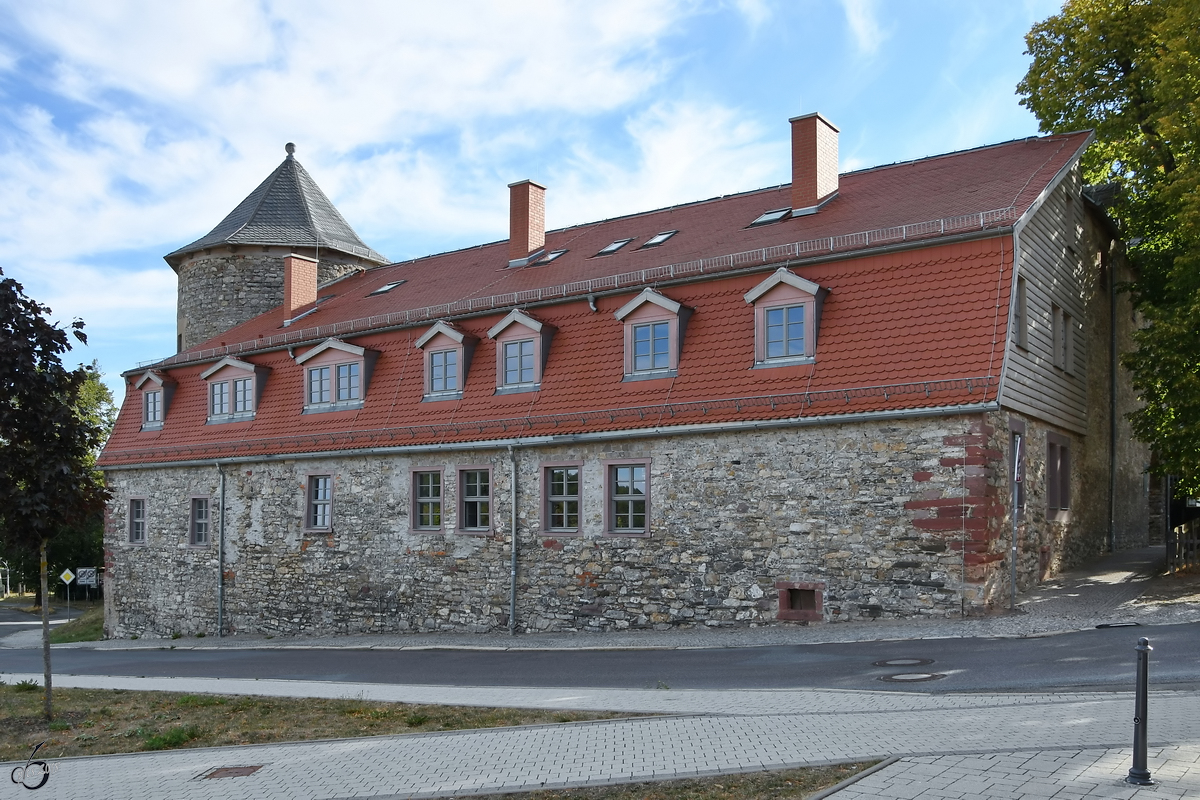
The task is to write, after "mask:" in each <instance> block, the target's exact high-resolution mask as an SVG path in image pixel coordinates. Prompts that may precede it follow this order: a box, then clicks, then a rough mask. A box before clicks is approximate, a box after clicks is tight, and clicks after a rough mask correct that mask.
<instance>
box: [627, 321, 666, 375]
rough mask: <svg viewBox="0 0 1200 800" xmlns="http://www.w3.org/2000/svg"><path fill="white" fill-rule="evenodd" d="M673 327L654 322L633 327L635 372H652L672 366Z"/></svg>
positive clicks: (664, 323)
mask: <svg viewBox="0 0 1200 800" xmlns="http://www.w3.org/2000/svg"><path fill="white" fill-rule="evenodd" d="M670 332H671V325H670V323H668V322H652V323H650V324H649V325H635V326H633V371H634V372H650V371H652V370H656V369H669V368H670V366H671V336H670Z"/></svg>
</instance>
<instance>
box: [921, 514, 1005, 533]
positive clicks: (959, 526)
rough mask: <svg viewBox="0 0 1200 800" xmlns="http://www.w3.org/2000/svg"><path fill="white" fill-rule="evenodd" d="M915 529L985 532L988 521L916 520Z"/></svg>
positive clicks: (962, 519) (960, 519)
mask: <svg viewBox="0 0 1200 800" xmlns="http://www.w3.org/2000/svg"><path fill="white" fill-rule="evenodd" d="M913 527H916V528H920V529H921V530H923V531H957V530H968V531H971V530H983V529H984V528H986V527H987V520H983V519H969V518H966V517H959V518H957V519H954V518H951V519H943V518H940V517H939V518H936V519H914V520H913Z"/></svg>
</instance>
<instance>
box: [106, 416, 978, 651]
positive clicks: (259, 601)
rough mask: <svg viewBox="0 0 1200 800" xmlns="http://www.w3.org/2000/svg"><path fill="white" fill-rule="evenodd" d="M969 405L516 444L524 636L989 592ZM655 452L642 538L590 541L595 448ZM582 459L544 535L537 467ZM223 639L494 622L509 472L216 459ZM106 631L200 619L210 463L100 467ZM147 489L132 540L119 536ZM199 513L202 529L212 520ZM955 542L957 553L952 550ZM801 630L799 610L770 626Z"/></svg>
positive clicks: (208, 551)
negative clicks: (789, 604)
mask: <svg viewBox="0 0 1200 800" xmlns="http://www.w3.org/2000/svg"><path fill="white" fill-rule="evenodd" d="M983 425H984V422H983V420H982V418H981V417H978V416H974V417H962V416H959V417H947V418H932V419H924V420H922V419H918V420H904V421H890V422H871V423H860V424H841V425H822V426H806V427H799V426H798V427H795V428H783V429H778V430H774V431H753V432H752V431H747V432H736V433H735V432H728V433H714V434H710V435H689V436H675V437H660V438H648V439H630V440H628V441H627V442H623V443H620V444H603V443H588V444H575V445H560V446H545V447H538V448H519V449H518V450H517V453H516V455H517V459H518V464H519V466H518V473H517V477H518V489H519V491H518V518H519V522H518V527H519V532H520V535H519V538H518V545H519V553H520V570H519V575H520V578H519V586H518V620H517V627H518V629H520V630H539V631H540V630H610V629H613V630H616V629H625V628H631V627H633V628H645V627H653V628H667V627H670V626H692V625H709V626H731V625H762V624H773V623H776V615H777V612H778V610H779V609H778V598H777V594H778V592H777V589H776V588H775V584H776V582H778V581H799V582H813V583H819V584H823V585H824V595H823V600H824V617H825V619H827V620H829V621H840V620H851V619H864V618H866V619H869V618H879V617H915V616H933V617H945V616H953V615H958V614H960V613H962V612H963V611H964V608H965V609H966V610H968V611H970V610H972V609H976V608H983V607H986V605H987V603H988V598H987V597H986V590H985V585H986V584H987V580H986V573H987V570H988V569H989V568H994V567H989V566H988V563H987V562H981V563H978V564H974V565H972V566H973V568H972V570H971V574H970V576H968V580H967V582H966V583H964V571H963V570H964V563H963V557H962V552H963V548H964V546H967V544H968V542H970V541H971V539H972V532H973V531H974V530H975V529H976V527H977V526H979V525H980V524H981V523H982V524H983V525H984V526H986V525H988V524H990V523H989V522H988V521H987V520H986V519H984V518H982V517H979V516H978V515H980V514H983V513H985V512H988V508H986V507H983V506H979V507H976V506H975V504H974V501H973V500H969V499H967V500H965V499H964V498H968V495H970V493H971V492H972V491H973V490H972V489H969V488H968V486H967V485H966V480H967V476H966V474H965V472H964V466H965V465H966V464H967V460H968V447H973V446H974V445H969V444H964V443H965V442H968V441H974V440H973V439H970V437H977V436H980V435H982V434H981V433H980V431H981V428H982V426H983ZM642 458H645V459H650V482H651V485H650V497H651V505H650V527H651V532H650V535H649V536H648V537H646V538H634V537H620V536H610V535H605V534H604V524H605V523H604V518H603V508H604V497H603V495H604V470H605V468H606V466H605V465H606V463H607V462H609V461H613V460H616V461H620V460H622V459H642ZM562 460H570V461H580V462H582V464H583V466H582V470H583V472H582V477H583V490H582V493H583V496H582V509H581V510H582V516H583V519H582V524H581V531H580V535H564V534H561V533H544V532H542V531H541V530H540V528H539V525H540V517H541V512H540V509H541V504H542V498H541V477H542V472H543V467H542V466H541V465H542V464H543V463H544V462H556V461H562ZM478 464H490V465H492V468H493V487H492V491H493V507H492V514H493V522H494V530H493V531H492V532H491V533H489V534H487V535H482V536H480V535H467V534H463V533H455V532H452V531H453V527H454V522H455V520H454V516H455V514H454V506H455V500H454V499H455V496H456V486H455V484H456V482H457V468H458V467H459V466H461V465H478ZM431 465H432V466H444V467H445V468H446V470H445V477H446V484H447V485H446V514H447V523H448V528H449V530H448V531H447V532H446V533H444V534H429V533H422V532H420V531H415V530H413V529H412V526H411V525H410V514H411V507H410V503H411V492H410V481H411V472H410V470H411V469H413V468H414V467H428V466H431ZM224 469H225V473H226V540H227V545H226V548H227V549H226V603H225V614H226V619H227V621H228V627H227V632H231V633H237V632H255V633H268V634H297V633H304V634H324V633H357V632H383V631H406V630H420V631H429V630H459V631H486V630H491V629H495V628H499V627H503V626H506V625H507V623H508V598H509V580H508V574H509V566H508V564H509V553H510V551H509V542H510V539H509V532H510V527H511V524H510V522H509V520H510V518H511V506H510V503H509V499H508V498H509V496H510V494H509V493H510V487H511V483H510V481H511V474H512V473H511V468H510V466H509V461H508V454H507V453H506V452H505V451H503V450H496V449H480V450H477V451H462V452H443V453H434V452H425V453H416V454H397V455H389V456H385V457H361V456H346V457H342V458H336V459H325V460H322V459H313V460H297V461H275V462H269V463H252V464H237V465H228V466H226V467H224ZM311 474H331V475H333V476H334V482H335V489H334V501H333V502H334V526H333V530H332V532H331V533H329V534H320V535H314V534H312V533H310V532H306V531H305V530H304V528H303V504H304V494H305V486H306V480H307V476H308V475H311ZM109 480H110V486H111V487H112V489H113V493H114V499H113V501H112V504H111V506H110V513H109V520H110V523H109V529H108V532H107V538H106V548H107V550H108V558H107V559H106V560H107V561H108V563H109V575H108V580H109V584H108V586H109V591H108V593H107V597H108V602H109V609H108V612H109V613H108V618H107V620H108V627H109V631H110V633H111V634H112V635H115V636H129V635H133V634H137V635H140V636H147V635H151V636H155V635H156V636H167V635H170V634H171V633H173V632H176V631H179V632H181V633H184V634H194V633H198V632H201V631H203V632H205V633H207V634H210V635H211V634H214V633H215V632H216V616H217V613H216V586H217V564H216V545H215V544H213V545H211V546H209V547H207V548H191V547H189V546H188V545H187V541H188V513H189V511H188V509H189V508H190V499H191V497H192V496H194V495H196V494H204V493H207V494H209V495H210V496H211V497H212V498H213V506H214V509H215V508H216V507H217V501H218V485H219V477H218V473H217V469H216V467H214V466H204V467H183V468H170V467H161V468H156V469H151V470H128V471H126V470H122V471H114V472H110V473H109ZM130 496H145V497H147V498H148V503H147V518H148V519H147V530H148V544H147V545H145V546H134V545H129V544H128V543H126V541H125V540H126V527H125V526H126V524H127V520H126V516H127V509H128V498H129V497H130ZM216 528H217V525H216V516H215V514H214V535H213V538H214V542H215V540H216V538H217V534H216ZM968 549H970V548H969V547H968ZM785 624H795V623H785Z"/></svg>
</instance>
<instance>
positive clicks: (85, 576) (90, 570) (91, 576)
mask: <svg viewBox="0 0 1200 800" xmlns="http://www.w3.org/2000/svg"><path fill="white" fill-rule="evenodd" d="M75 582H76V583H78V584H79V585H80V586H95V585H96V568H95V567H76V568H75Z"/></svg>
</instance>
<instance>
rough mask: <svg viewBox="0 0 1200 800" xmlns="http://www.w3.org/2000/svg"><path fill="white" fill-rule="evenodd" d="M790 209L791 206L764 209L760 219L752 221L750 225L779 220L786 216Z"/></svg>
mask: <svg viewBox="0 0 1200 800" xmlns="http://www.w3.org/2000/svg"><path fill="white" fill-rule="evenodd" d="M790 211H791V209H790V208H776V209H772V210H771V211H764V212H763V213H762V214H761V215H760V216H759V217H758V219H756V220H754V222H751V223H750V227H754V226H755V225H768V224H770V223H772V222H779V220H781V219H783V218H784V217H786V216H787V215H788V213H789V212H790Z"/></svg>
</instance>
